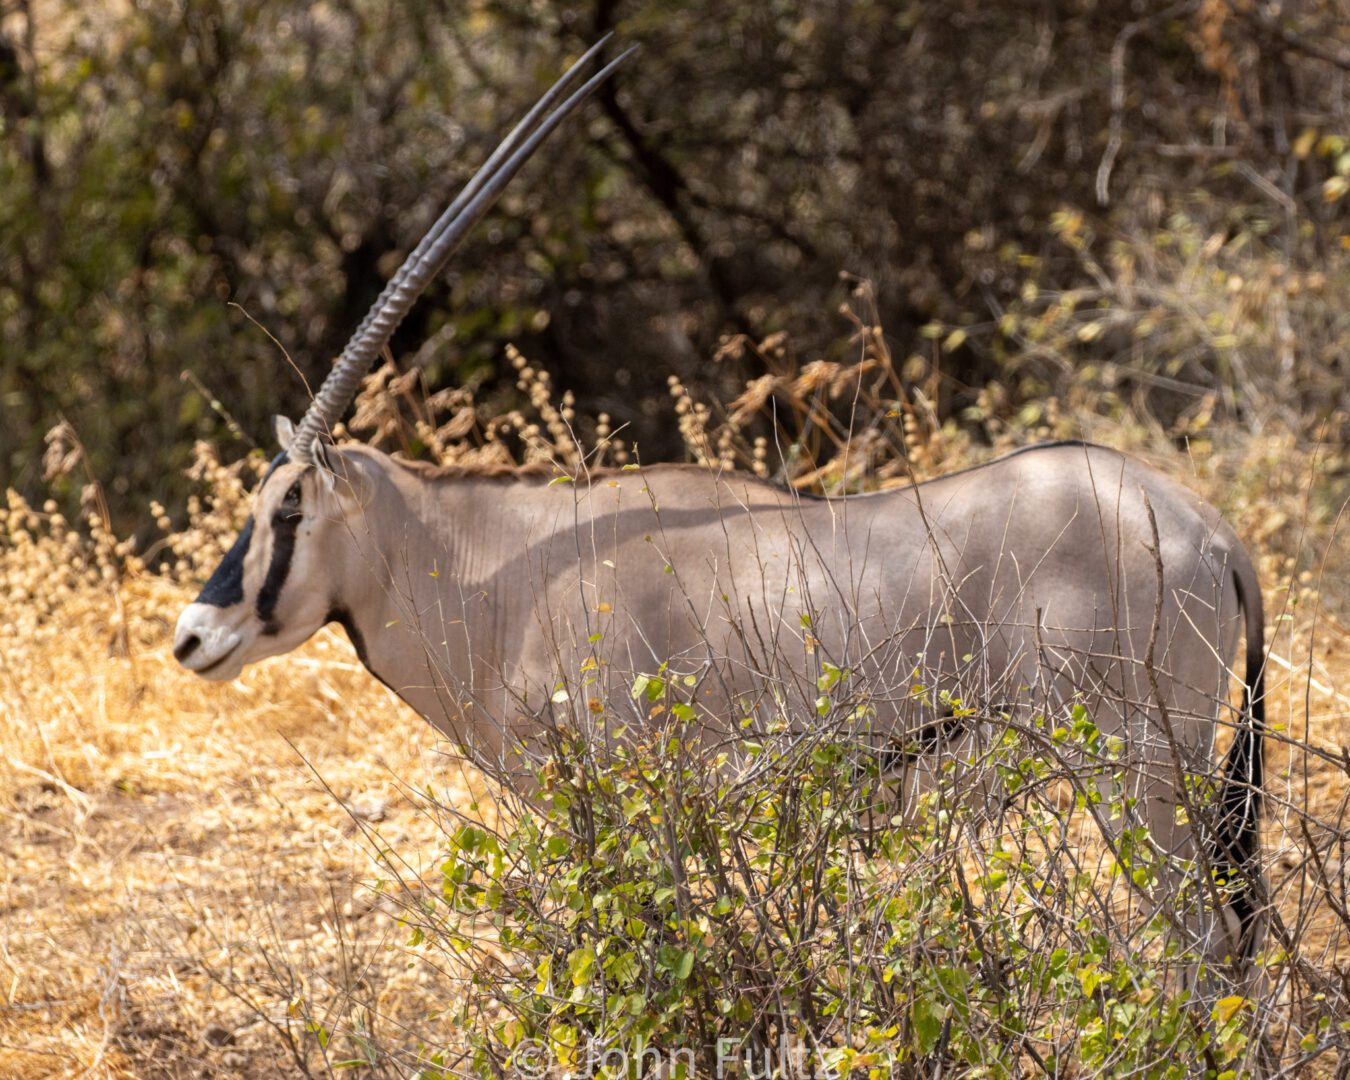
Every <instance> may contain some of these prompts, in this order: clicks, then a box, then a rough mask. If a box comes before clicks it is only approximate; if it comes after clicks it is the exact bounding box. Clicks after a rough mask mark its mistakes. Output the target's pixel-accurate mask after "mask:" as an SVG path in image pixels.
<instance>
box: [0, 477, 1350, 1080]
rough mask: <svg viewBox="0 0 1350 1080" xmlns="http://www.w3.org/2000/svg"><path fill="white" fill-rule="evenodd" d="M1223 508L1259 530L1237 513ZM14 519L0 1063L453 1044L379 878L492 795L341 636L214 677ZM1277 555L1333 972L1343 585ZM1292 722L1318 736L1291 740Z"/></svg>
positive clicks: (1284, 764)
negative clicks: (1326, 599) (1337, 611)
mask: <svg viewBox="0 0 1350 1080" xmlns="http://www.w3.org/2000/svg"><path fill="white" fill-rule="evenodd" d="M1178 468H1179V469H1180V468H1184V465H1179V466H1178ZM1193 479H1195V480H1196V486H1197V487H1200V488H1201V489H1202V490H1204V489H1205V488H1207V487H1209V488H1210V489H1211V490H1210V493H1211V495H1213V494H1214V490H1213V485H1214V484H1215V483H1216V482H1217V481H1216V479H1215V478H1214V477H1204V476H1196V477H1194V478H1193ZM1216 501H1219V500H1216ZM1228 501H1229V502H1230V504H1231V503H1232V500H1231V499H1230V500H1228ZM1227 509H1229V512H1230V513H1234V512H1235V513H1236V517H1237V518H1239V519H1244V520H1245V522H1246V528H1245V533H1246V534H1247V535H1250V534H1251V532H1252V531H1253V528H1254V526H1253V521H1254V520H1256V512H1255V511H1253V510H1252V508H1251V507H1250V506H1246V505H1243V504H1242V503H1241V498H1240V497H1239V498H1238V504H1237V506H1236V511H1234V510H1233V508H1232V506H1231V505H1230V507H1228V508H1227ZM16 513H17V519H22V518H23V516H24V515H23V513H22V512H15V511H12V512H11V515H10V538H9V540H8V541H7V543H8V544H9V547H8V548H5V547H4V546H3V543H0V555H3V556H4V560H3V561H0V571H3V580H0V586H3V589H0V595H2V596H4V597H5V603H4V607H3V609H2V610H0V717H2V719H0V755H2V756H0V815H3V827H0V853H2V854H3V859H2V860H0V1077H4V1078H10V1077H15V1078H18V1077H39V1076H41V1077H47V1076H83V1075H93V1076H135V1077H151V1076H172V1077H178V1076H248V1077H255V1076H273V1075H276V1076H289V1075H296V1074H298V1073H300V1072H301V1071H302V1068H309V1069H311V1070H313V1071H314V1072H315V1073H323V1072H325V1071H326V1069H327V1068H330V1067H333V1066H334V1065H335V1064H336V1063H337V1062H338V1061H340V1060H341V1059H343V1058H345V1057H347V1056H349V1055H351V1054H352V1053H354V1052H356V1051H357V1050H358V1049H359V1044H358V1043H354V1042H353V1041H352V1040H351V1039H349V1038H343V1039H335V1040H334V1041H333V1042H332V1043H331V1044H330V1046H329V1047H327V1048H326V1049H325V1048H323V1047H321V1046H320V1045H319V1042H318V1040H316V1039H315V1038H313V1037H307V1035H306V1027H307V1025H308V1026H309V1027H311V1028H312V1027H315V1026H322V1027H324V1028H326V1029H330V1030H331V1029H342V1030H345V1031H353V1030H354V1031H358V1032H359V1031H362V1030H365V1031H369V1032H373V1035H374V1037H375V1038H380V1037H384V1038H387V1039H392V1040H394V1041H399V1039H400V1037H401V1036H402V1034H403V1032H402V1031H401V1030H400V1029H401V1028H403V1027H404V1026H405V1025H406V1029H405V1030H406V1031H410V1032H415V1033H416V1034H417V1035H419V1036H421V1037H425V1038H429V1039H432V1040H435V1041H436V1042H438V1043H441V1044H452V1043H453V1041H454V1022H453V1017H452V1016H451V1015H450V1014H449V1013H450V1011H451V1010H453V1008H454V1006H455V1005H456V1004H457V1002H458V1001H460V1000H461V999H462V996H463V995H462V986H461V984H460V982H459V978H460V977H459V976H458V975H457V974H456V972H455V971H454V970H452V969H451V968H450V967H449V966H447V965H445V964H444V963H441V962H440V958H435V960H434V962H433V958H429V957H428V956H427V954H426V953H425V952H422V951H419V950H417V949H414V948H410V947H409V946H408V944H407V942H408V931H407V929H406V928H405V927H403V926H401V925H400V922H399V918H398V913H399V909H400V904H403V903H406V902H408V894H406V893H403V892H402V891H401V890H400V888H399V887H398V885H397V884H395V883H394V882H395V879H396V878H399V877H401V878H402V879H403V880H405V881H409V882H411V881H416V880H417V879H418V878H419V877H421V876H423V875H429V876H431V877H432V878H435V877H436V876H437V875H438V869H437V867H438V854H439V853H440V852H441V851H442V850H443V845H444V820H443V819H442V818H441V816H440V815H439V814H438V813H437V811H436V809H435V806H436V803H439V804H441V805H443V806H453V807H457V808H472V807H474V806H475V805H477V807H478V810H479V811H480V812H482V813H484V814H491V813H492V812H493V808H492V806H491V805H490V801H491V800H490V795H489V794H487V792H486V790H485V787H484V785H483V783H482V781H481V779H480V778H478V777H477V776H476V775H475V774H474V773H473V772H472V771H470V770H468V769H467V768H465V767H464V766H463V765H462V764H461V763H460V762H458V761H457V760H456V759H455V758H454V757H453V756H448V753H447V750H448V748H446V747H445V746H444V745H443V744H442V743H440V742H439V741H438V739H437V738H436V736H435V735H434V733H433V732H432V730H431V729H430V728H429V727H428V726H427V725H425V724H423V723H422V722H421V721H420V720H418V719H417V718H416V717H414V716H413V715H412V714H411V713H410V712H409V711H408V710H407V709H406V708H405V707H404V706H402V705H401V704H400V703H399V702H398V701H397V700H396V699H394V698H393V697H392V696H391V695H390V694H389V693H388V692H387V691H385V690H384V689H383V688H382V687H381V686H380V684H379V683H377V682H376V681H375V680H374V679H372V678H370V677H369V676H368V675H367V674H366V673H365V672H364V671H363V670H362V669H361V668H360V666H359V664H358V663H357V661H356V659H355V657H354V656H353V654H352V651H351V649H350V648H349V647H348V645H347V643H346V641H345V640H344V639H343V638H342V637H341V635H340V632H333V631H324V632H323V633H321V634H320V635H319V636H318V637H317V638H316V639H315V640H314V641H312V642H311V643H310V644H309V645H308V646H306V647H305V648H304V649H303V650H301V651H300V652H299V653H298V654H297V655H295V656H292V657H290V658H288V659H285V660H278V661H271V662H268V663H265V664H262V665H259V666H257V667H256V668H253V669H251V670H249V671H248V672H246V673H245V675H244V676H243V677H242V678H241V679H239V680H238V681H236V682H234V683H232V684H229V685H228V686H215V685H208V684H206V683H203V682H201V681H199V680H196V679H195V678H193V677H191V676H188V675H186V674H185V673H183V672H182V671H181V670H180V669H179V668H178V667H177V665H176V664H175V663H174V662H173V659H172V657H171V656H170V654H169V640H170V633H171V627H172V623H173V619H174V618H175V616H176V614H177V611H178V609H179V608H180V607H181V605H182V603H183V602H184V601H185V600H186V599H187V598H188V594H187V592H186V591H185V590H184V589H183V588H182V587H180V586H177V585H174V584H172V583H170V582H169V581H167V580H165V579H162V578H159V577H155V576H153V575H149V574H139V575H132V576H130V577H127V578H124V579H123V580H122V582H121V584H120V585H116V584H113V583H112V582H111V578H112V577H113V575H109V580H106V581H104V582H102V583H90V582H89V581H87V580H84V579H81V578H80V577H79V575H78V574H73V573H72V572H71V571H70V568H69V567H68V566H66V565H64V564H63V561H62V560H63V558H65V559H67V561H68V560H69V559H71V558H73V555H71V554H70V553H71V552H73V551H74V548H73V547H72V546H71V544H72V543H73V542H72V541H60V542H58V541H51V542H48V541H42V542H36V541H34V539H33V537H32V535H31V534H32V532H33V528H30V527H16V525H15V521H16V520H17V519H16ZM1261 520H1264V519H1261ZM1267 524H1269V522H1267ZM29 525H30V526H33V522H29ZM1239 527H1240V528H1243V527H1244V522H1243V520H1239ZM1277 527H1278V528H1285V524H1284V523H1278V524H1277V525H1274V526H1272V529H1273V528H1277ZM38 531H40V530H38ZM25 537H27V539H25ZM2 540H3V538H2V537H0V541H2ZM63 544H64V545H65V546H64V547H63V546H62V545H63ZM44 545H45V546H44ZM62 551H65V552H67V555H65V556H63V555H62ZM1280 558H1281V557H1278V556H1271V559H1269V560H1267V562H1266V564H1265V565H1264V566H1263V573H1264V576H1265V578H1266V580H1267V581H1268V582H1269V583H1270V588H1269V591H1268V594H1267V604H1268V608H1269V612H1270V623H1271V626H1272V628H1273V629H1272V632H1271V646H1272V651H1273V653H1274V655H1275V656H1276V657H1277V658H1278V659H1276V660H1273V661H1272V664H1271V671H1270V677H1271V682H1270V700H1271V720H1272V721H1273V722H1274V723H1276V724H1282V725H1285V732H1284V734H1283V736H1282V737H1286V738H1288V739H1289V740H1291V741H1292V744H1293V745H1292V747H1290V746H1286V747H1284V748H1281V749H1278V750H1277V752H1276V755H1275V756H1276V762H1275V764H1276V766H1277V774H1278V775H1276V777H1275V778H1274V782H1273V784H1272V788H1273V790H1274V793H1275V801H1276V803H1277V804H1278V805H1277V807H1276V808H1275V810H1274V812H1273V813H1272V814H1271V815H1270V821H1271V824H1270V826H1269V827H1268V830H1267V848H1268V850H1269V851H1270V853H1271V862H1272V875H1273V877H1274V879H1275V881H1276V884H1277V886H1278V887H1279V889H1280V892H1279V902H1280V906H1281V909H1282V911H1283V913H1284V917H1285V919H1286V922H1288V923H1289V924H1290V925H1292V926H1295V927H1296V928H1301V950H1302V954H1303V957H1304V959H1305V960H1307V961H1309V962H1312V963H1314V964H1316V965H1317V966H1319V967H1320V968H1321V969H1322V970H1323V971H1330V970H1331V969H1332V966H1333V965H1334V964H1336V963H1338V962H1341V963H1346V962H1350V943H1348V942H1347V934H1346V931H1347V927H1346V925H1345V924H1344V922H1343V921H1342V920H1341V919H1340V918H1339V917H1338V916H1337V915H1336V913H1335V911H1334V910H1333V907H1332V905H1329V904H1328V903H1327V902H1326V896H1325V890H1324V889H1322V888H1321V887H1320V886H1318V884H1317V879H1318V878H1319V876H1320V875H1321V873H1322V871H1321V870H1318V869H1317V867H1316V866H1315V865H1313V864H1310V863H1309V861H1308V860H1307V858H1306V847H1307V844H1306V838H1305V837H1304V835H1303V832H1302V830H1301V828H1299V826H1298V821H1299V820H1300V819H1306V820H1309V821H1310V822H1311V823H1312V829H1311V835H1313V836H1314V837H1315V838H1316V839H1317V841H1318V846H1319V847H1320V848H1322V849H1323V851H1324V852H1325V853H1326V854H1325V856H1324V857H1323V869H1324V870H1325V872H1326V875H1327V876H1328V877H1329V878H1330V879H1332V885H1333V893H1335V892H1337V891H1339V895H1340V896H1344V874H1345V873H1346V872H1347V870H1346V869H1343V868H1342V863H1341V860H1340V858H1339V857H1338V852H1339V845H1340V843H1341V841H1342V839H1343V838H1344V837H1345V835H1346V833H1345V823H1346V821H1347V816H1346V801H1347V790H1348V788H1347V782H1346V781H1347V768H1346V766H1345V764H1344V763H1343V762H1342V761H1339V760H1337V759H1339V758H1341V755H1342V751H1341V747H1342V746H1344V745H1347V744H1350V632H1347V631H1346V630H1345V629H1344V628H1343V627H1342V626H1341V625H1340V624H1339V623H1337V622H1335V621H1334V620H1333V619H1331V618H1330V617H1327V616H1325V615H1323V616H1321V617H1319V618H1317V619H1313V618H1312V612H1311V610H1310V607H1309V604H1310V599H1309V598H1311V597H1313V596H1315V595H1316V592H1317V589H1318V588H1319V587H1320V588H1322V589H1323V590H1326V589H1335V588H1338V587H1339V584H1338V582H1339V579H1338V578H1337V577H1336V576H1335V575H1332V576H1331V577H1329V578H1328V581H1327V582H1324V583H1319V582H1318V581H1316V580H1310V581H1307V582H1305V585H1304V587H1303V588H1302V589H1301V590H1300V589H1298V588H1294V589H1290V588H1289V587H1288V579H1287V578H1285V581H1284V584H1283V585H1282V584H1281V578H1282V576H1283V575H1284V573H1285V571H1284V570H1282V569H1281V566H1282V565H1284V564H1282V563H1281V562H1280ZM23 575H27V576H26V577H25V576H23ZM44 590H45V591H44ZM48 593H50V594H51V598H50V599H47V600H42V601H41V602H39V600H40V599H41V598H42V597H44V596H46V595H47V594H48ZM1291 596H1298V597H1300V598H1301V601H1302V602H1301V604H1300V605H1298V606H1295V607H1293V608H1291V607H1290V606H1289V600H1290V597H1291ZM1310 664H1311V667H1310ZM1291 669H1292V670H1291ZM1310 671H1311V679H1310V678H1309V673H1310ZM1305 717H1306V718H1308V723H1307V724H1305V722H1304V719H1303V718H1305ZM1309 729H1310V730H1311V733H1312V735H1311V741H1310V742H1311V745H1313V746H1315V747H1319V748H1325V749H1326V750H1327V752H1328V756H1325V757H1323V756H1318V755H1316V754H1310V753H1308V752H1306V751H1305V750H1303V749H1302V748H1301V747H1302V745H1303V744H1304V740H1305V734H1306V731H1307V730H1309ZM428 791H430V792H432V793H433V794H434V801H429V800H428V798H427V797H426V792H428ZM475 799H478V800H480V802H479V803H477V804H475ZM391 867H392V868H393V869H391ZM394 870H397V873H395V872H394ZM1338 882H1339V884H1338ZM1300 920H1302V922H1301V923H1300ZM1292 1007H1293V1008H1296V1009H1297V1008H1298V1007H1299V1006H1298V1003H1297V1002H1295V1003H1293V1005H1292ZM403 1041H407V1040H406V1039H405V1040H403ZM357 1075H361V1073H357Z"/></svg>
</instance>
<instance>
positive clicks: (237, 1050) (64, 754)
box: [0, 549, 488, 1077]
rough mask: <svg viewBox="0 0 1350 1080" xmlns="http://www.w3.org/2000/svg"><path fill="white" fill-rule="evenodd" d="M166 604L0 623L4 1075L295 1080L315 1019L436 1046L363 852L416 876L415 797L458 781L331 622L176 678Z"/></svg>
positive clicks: (423, 815) (99, 597)
mask: <svg viewBox="0 0 1350 1080" xmlns="http://www.w3.org/2000/svg"><path fill="white" fill-rule="evenodd" d="M29 554H30V555H31V552H30V553H29ZM4 557H5V559H6V562H7V569H12V565H13V559H14V558H16V557H17V556H16V554H15V552H14V549H10V550H9V551H7V552H6V554H5V556H4ZM187 599H189V595H188V594H187V593H186V592H185V591H184V590H183V589H182V588H181V587H178V586H176V585H173V584H172V583H170V582H167V581H164V580H162V579H160V578H157V577H154V576H150V575H144V576H139V577H135V578H132V579H129V580H127V581H125V582H123V583H122V584H121V585H120V587H118V588H117V591H116V594H114V592H113V591H112V589H110V588H108V587H104V586H101V585H89V586H87V587H86V588H84V589H81V590H78V591H74V592H72V593H71V594H70V595H69V596H68V597H67V598H66V599H65V600H64V601H63V602H61V603H60V604H57V605H55V606H54V608H53V610H51V611H50V612H48V613H47V614H46V615H45V616H44V618H43V619H42V620H41V623H40V625H38V626H29V627H25V628H22V629H19V630H17V631H16V628H15V626H14V625H13V623H11V622H9V620H8V619H6V625H5V626H4V627H3V628H0V711H3V714H4V716H5V718H6V721H7V722H6V723H5V725H4V726H3V728H2V729H0V751H2V752H3V758H2V759H0V813H3V815H4V818H5V828H4V829H3V830H0V846H2V847H3V859H2V860H0V1062H2V1063H3V1064H0V1074H3V1075H4V1076H6V1077H21V1076H23V1077H27V1076H34V1077H36V1076H77V1075H84V1074H86V1073H90V1072H92V1074H93V1075H100V1076H102V1075H107V1076H179V1075H183V1076H186V1075H200V1074H203V1073H205V1074H209V1075H222V1076H228V1075H240V1076H259V1075H287V1076H289V1075H296V1074H297V1073H298V1072H299V1071H300V1065H299V1063H298V1061H297V1058H296V1057H295V1056H294V1054H293V1052H292V1048H291V1045H290V1039H289V1038H288V1037H287V1036H288V1033H290V1034H293V1035H294V1036H295V1038H296V1039H297V1041H301V1040H300V1036H301V1033H302V1031H303V1029H304V1025H305V1023H306V1021H307V1020H312V1019H319V1020H320V1021H322V1022H325V1024H326V1026H328V1027H330V1028H351V1027H354V1026H356V1025H358V1024H361V1023H364V1024H366V1025H368V1026H370V1027H374V1028H375V1034H376V1035H383V1036H385V1037H390V1036H393V1037H395V1038H396V1039H397V1035H398V1033H397V1031H396V1030H395V1029H396V1028H397V1026H398V1025H399V1024H401V1023H404V1022H408V1023H413V1024H415V1025H416V1030H417V1031H418V1032H420V1033H423V1034H425V1035H428V1036H431V1037H436V1036H440V1038H442V1039H445V1040H446V1041H449V1039H450V1037H451V1035H452V1032H451V1031H450V1030H448V1029H447V1028H446V1026H445V1025H444V1024H443V1023H438V1022H437V1021H436V1020H435V1019H434V1016H435V1014H436V1013H438V1012H440V1011H443V1010H444V1009H445V1008H446V1007H447V1006H448V1005H449V1004H451V1003H452V998H453V996H454V995H455V994H456V993H457V990H456V987H455V983H454V978H453V976H452V975H451V974H449V973H445V972H439V971H437V970H436V969H435V968H434V967H433V966H432V965H429V964H425V963H418V962H417V961H416V959H415V958H414V957H413V956H411V955H410V954H409V952H408V951H406V950H405V949H404V948H403V944H404V943H405V942H406V941H407V938H408V935H407V932H406V930H404V929H403V928H402V927H400V925H399V922H398V912H399V907H400V904H401V903H403V902H404V901H403V899H402V898H401V893H400V892H399V890H398V889H388V892H389V893H390V895H389V896H387V897H386V896H383V895H377V893H376V892H375V891H374V887H375V884H376V882H378V881H381V880H383V881H386V882H388V881H391V880H392V879H393V878H394V874H393V872H392V871H391V868H390V867H389V866H388V865H383V864H380V863H378V862H377V860H376V858H375V853H376V852H377V851H378V850H380V849H381V848H387V849H391V850H392V851H394V852H396V853H397V856H395V859H398V858H406V859H407V860H408V862H406V863H403V864H398V863H396V866H397V867H398V869H399V871H400V874H401V876H402V877H403V878H404V880H406V881H412V880H414V879H415V878H417V877H418V876H420V875H421V874H422V873H423V872H424V871H427V872H431V873H435V872H436V868H437V863H436V855H437V851H438V840H439V838H440V837H441V827H440V825H439V824H438V823H437V820H436V818H435V815H434V814H429V813H428V803H427V801H426V799H425V798H423V797H421V796H419V795H415V794H412V793H411V792H410V788H411V789H418V790H423V791H425V790H432V791H435V792H436V793H437V797H438V799H439V800H441V801H443V802H444V803H446V804H447V805H457V806H460V807H464V806H466V805H467V804H469V803H471V802H472V801H473V799H474V797H475V794H476V793H477V792H478V790H479V786H478V785H479V780H478V778H477V777H476V776H475V775H474V774H472V773H471V772H469V771H468V770H467V769H465V768H464V767H462V766H461V765H460V764H459V763H458V762H457V761H456V760H453V759H447V758H446V757H444V756H443V755H442V754H441V752H440V751H441V750H442V749H443V747H441V746H440V745H439V744H438V741H437V739H436V737H435V735H434V733H433V731H432V730H431V729H430V728H429V727H428V726H427V725H426V724H424V723H423V722H422V721H421V720H420V719H418V718H417V717H415V716H413V715H412V714H411V713H410V712H409V711H408V710H407V709H406V708H405V707H404V706H403V705H402V704H401V703H400V702H398V701H397V699H395V698H394V697H393V696H392V695H391V694H389V693H388V692H387V691H385V690H384V689H383V687H381V686H380V684H379V683H377V682H376V681H375V680H373V679H371V678H370V677H369V676H368V675H367V674H366V673H365V672H364V671H363V670H362V669H361V667H360V665H359V664H358V663H357V661H356V658H355V656H354V655H353V654H352V651H351V649H350V647H349V646H348V645H347V643H346V641H345V640H343V639H342V638H341V636H340V635H335V634H334V633H332V632H330V631H324V632H322V633H321V634H320V635H318V637H317V638H316V639H315V640H313V641H312V642H311V643H310V644H309V645H307V646H306V647H305V648H304V649H303V650H302V651H301V652H300V653H299V654H297V655H295V656H292V657H290V658H288V660H287V661H285V662H282V663H269V664H263V665H260V666H258V667H257V668H255V669H253V670H251V671H249V672H248V673H247V674H246V675H245V676H244V677H243V678H242V679H240V680H238V681H237V682H235V683H234V684H232V685H230V686H227V687H216V686H211V685H208V684H206V683H204V682H201V681H198V680H196V679H194V678H193V677H192V676H190V675H188V674H187V673H185V672H183V671H182V670H181V669H180V668H178V666H177V664H176V663H174V661H173V658H172V656H171V655H170V653H169V631H170V628H171V626H172V624H173V620H174V618H175V617H176V613H177V610H178V609H179V608H180V607H181V606H182V604H183V603H185V602H186V600H187ZM11 610H12V605H11ZM119 612H120V613H122V614H119ZM7 614H8V613H7ZM121 618H125V626H124V629H121V630H119V629H117V628H116V627H117V625H118V622H119V619H121ZM485 809H488V808H485ZM419 860H421V861H419ZM349 1049H350V1048H342V1047H339V1045H338V1043H337V1042H336V1041H335V1042H334V1044H333V1052H334V1053H335V1054H337V1055H338V1056H349ZM301 1053H302V1054H303V1056H304V1058H305V1060H306V1062H307V1064H308V1066H309V1067H310V1068H313V1069H314V1070H316V1071H318V1072H322V1071H323V1064H324V1055H323V1054H321V1053H319V1052H318V1047H317V1046H316V1045H315V1044H314V1040H313V1039H310V1040H308V1046H307V1048H306V1049H304V1050H302V1051H301ZM332 1060H335V1058H330V1061H332Z"/></svg>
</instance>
